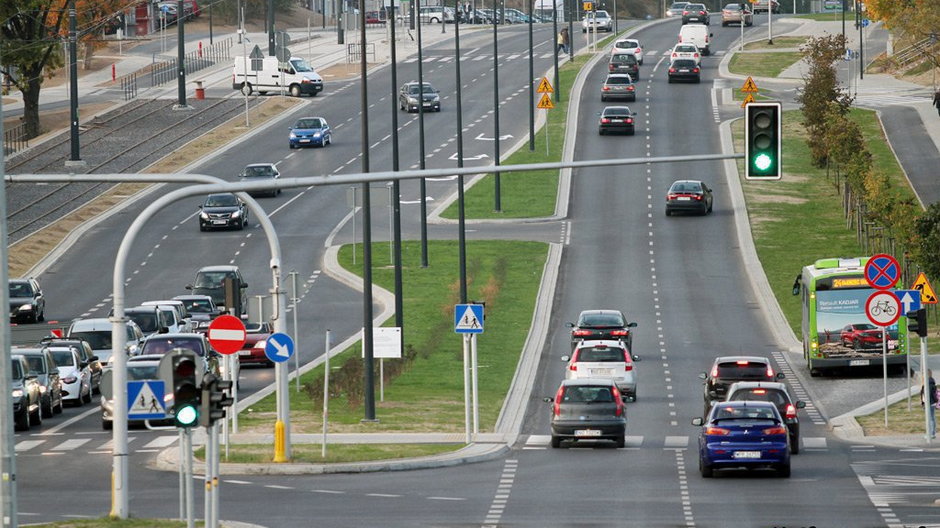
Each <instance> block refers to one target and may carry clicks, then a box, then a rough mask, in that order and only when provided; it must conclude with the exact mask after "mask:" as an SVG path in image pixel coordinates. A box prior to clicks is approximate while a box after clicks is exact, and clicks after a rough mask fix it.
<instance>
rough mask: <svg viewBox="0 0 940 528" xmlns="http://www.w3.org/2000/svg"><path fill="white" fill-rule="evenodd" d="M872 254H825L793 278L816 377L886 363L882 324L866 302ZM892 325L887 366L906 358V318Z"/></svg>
mask: <svg viewBox="0 0 940 528" xmlns="http://www.w3.org/2000/svg"><path fill="white" fill-rule="evenodd" d="M868 259H869V257H856V258H824V259H819V260H817V261H816V262H814V263H813V264H812V265H810V266H804V267H803V271H802V273H800V274H799V275H797V276H796V280H795V281H794V282H793V295H799V296H800V304H801V305H802V307H803V310H802V311H803V318H802V325H801V326H802V329H803V330H802V333H803V358H804V359H805V360H806V366H807V368H809V371H810V374H811V375H813V376H818V375H820V374H821V373H822V372H823V371H825V370H829V369H835V368H851V367H870V366H881V364H882V359H881V358H882V341H881V340H882V336H881V327H878V326H875V325H873V324H872V323H871V321H869V320H868V317H867V315H866V314H865V301H866V300H867V299H868V296H869V295H871V294H872V293H873V292H874V291H876V290H874V289H873V288H871V287H870V286H869V285H868V282H867V281H866V280H865V263H867V262H868ZM887 330H888V336H887V337H888V354H887V361H886V362H887V364H888V365H889V366H892V365H899V366H900V368H904V366H905V365H906V363H907V348H908V340H907V318H906V317H900V318H898V321H897V322H896V323H894V325H892V326H889V327H888V328H887Z"/></svg>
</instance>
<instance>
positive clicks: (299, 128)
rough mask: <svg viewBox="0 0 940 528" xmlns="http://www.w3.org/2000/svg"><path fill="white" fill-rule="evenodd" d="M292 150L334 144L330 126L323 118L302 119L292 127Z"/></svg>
mask: <svg viewBox="0 0 940 528" xmlns="http://www.w3.org/2000/svg"><path fill="white" fill-rule="evenodd" d="M289 138H290V148H292V149H295V148H300V147H309V146H317V147H325V146H327V145H329V144H331V143H333V133H332V132H330V125H329V124H327V122H326V119H323V118H322V117H302V118H300V119H298V120H297V122H296V123H294V126H292V127H290V136H289Z"/></svg>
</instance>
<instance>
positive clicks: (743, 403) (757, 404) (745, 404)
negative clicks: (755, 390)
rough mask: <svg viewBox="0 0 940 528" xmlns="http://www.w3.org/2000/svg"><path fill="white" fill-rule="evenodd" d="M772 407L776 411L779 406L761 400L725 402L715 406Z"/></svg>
mask: <svg viewBox="0 0 940 528" xmlns="http://www.w3.org/2000/svg"><path fill="white" fill-rule="evenodd" d="M718 406H722V407H729V406H730V407H771V408H773V409H774V410H777V406H776V405H774V404H773V403H770V402H766V401H761V400H731V401H723V402H719V403H716V404H715V407H718Z"/></svg>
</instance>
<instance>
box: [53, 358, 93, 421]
mask: <svg viewBox="0 0 940 528" xmlns="http://www.w3.org/2000/svg"><path fill="white" fill-rule="evenodd" d="M49 352H50V353H51V354H52V360H53V361H55V365H56V368H58V369H59V380H60V383H61V385H62V402H63V403H68V402H71V403H74V404H75V405H76V406H79V407H80V406H82V405H84V404H86V403H89V402H91V369H90V368H89V367H88V363H84V362H82V360H81V358H79V357H78V351H77V350H76V349H74V348H72V347H69V346H62V347H56V346H50V347H49Z"/></svg>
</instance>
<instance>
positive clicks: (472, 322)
mask: <svg viewBox="0 0 940 528" xmlns="http://www.w3.org/2000/svg"><path fill="white" fill-rule="evenodd" d="M454 332H456V333H458V334H482V333H483V305H482V304H458V305H456V306H454Z"/></svg>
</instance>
